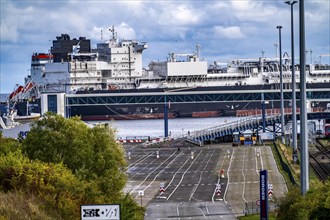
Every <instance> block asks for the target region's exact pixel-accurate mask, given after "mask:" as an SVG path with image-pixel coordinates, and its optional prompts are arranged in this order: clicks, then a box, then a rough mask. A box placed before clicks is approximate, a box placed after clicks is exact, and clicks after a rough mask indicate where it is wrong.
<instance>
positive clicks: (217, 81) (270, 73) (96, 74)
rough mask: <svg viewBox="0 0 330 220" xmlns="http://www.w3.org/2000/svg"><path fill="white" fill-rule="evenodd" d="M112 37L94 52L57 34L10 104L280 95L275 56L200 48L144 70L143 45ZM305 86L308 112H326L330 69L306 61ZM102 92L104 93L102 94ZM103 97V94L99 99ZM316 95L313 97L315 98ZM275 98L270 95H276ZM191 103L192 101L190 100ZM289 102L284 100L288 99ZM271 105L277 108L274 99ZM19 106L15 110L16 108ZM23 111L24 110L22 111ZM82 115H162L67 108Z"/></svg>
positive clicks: (230, 104)
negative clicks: (221, 55) (222, 54)
mask: <svg viewBox="0 0 330 220" xmlns="http://www.w3.org/2000/svg"><path fill="white" fill-rule="evenodd" d="M109 30H110V39H109V40H107V41H104V42H101V43H98V44H97V47H96V48H95V49H91V43H90V40H88V39H86V38H85V37H80V38H78V39H75V38H74V39H71V38H70V36H69V35H67V34H62V35H61V36H58V37H57V39H56V40H54V41H53V46H52V48H51V50H50V53H35V54H33V55H32V62H31V73H30V75H28V76H27V77H26V80H25V81H26V84H25V85H23V86H18V87H17V88H16V89H15V91H14V92H13V93H12V94H11V95H10V100H9V101H10V102H13V103H20V100H24V99H25V100H26V99H29V100H30V107H31V106H33V104H31V98H35V99H38V97H39V96H40V94H41V93H65V94H68V95H74V94H77V95H78V96H79V95H82V94H85V95H86V94H89V95H90V96H91V97H94V96H97V94H98V95H99V96H105V95H108V96H111V95H113V94H117V95H119V94H120V95H121V96H125V94H132V93H136V94H137V95H141V96H143V95H146V94H147V95H148V96H150V94H153V93H154V94H155V96H157V95H160V94H163V95H164V94H165V93H166V94H168V93H169V92H171V94H174V95H177V96H180V92H182V94H183V93H184V94H185V95H187V94H188V95H192V96H193V95H194V94H196V95H203V94H213V95H214V94H219V92H223V93H224V94H228V93H229V94H230V93H237V94H239V93H245V94H249V93H255V91H260V93H261V91H263V93H264V92H265V93H266V92H267V91H272V92H274V91H276V92H277V93H279V90H280V62H279V58H267V57H264V56H261V57H260V58H257V59H234V60H229V61H228V62H226V63H219V62H213V63H212V64H209V65H208V63H207V61H205V60H202V59H201V58H200V56H199V54H200V46H199V45H197V46H196V51H195V52H194V53H191V54H179V53H173V52H170V53H169V54H168V58H167V60H165V61H153V62H151V63H150V64H149V66H148V68H143V65H142V53H143V51H144V50H145V49H147V48H148V44H147V43H145V42H142V43H141V42H138V41H135V40H120V41H119V40H118V37H117V33H116V32H115V30H114V27H112V28H111V29H109ZM293 68H294V69H295V74H296V83H297V85H298V86H297V88H299V84H300V77H299V76H300V69H299V65H295V66H294V67H293ZM282 70H283V71H282V74H283V88H284V90H285V91H286V92H287V93H289V91H290V90H291V88H292V81H291V80H292V75H291V73H292V66H291V57H289V56H288V55H287V54H286V55H284V56H283V62H282ZM306 79H307V80H306V81H307V88H308V89H310V92H314V91H315V92H316V93H315V94H316V96H323V98H322V97H312V99H311V104H312V107H321V108H324V107H325V106H326V103H328V102H329V100H330V91H329V88H330V66H329V65H326V64H324V65H322V64H321V62H319V63H317V64H312V63H310V64H308V65H307V66H306ZM317 92H319V93H317ZM101 94H102V95H101ZM104 94H105V95H104ZM314 96H315V95H314ZM274 97H275V96H274ZM188 99H189V97H188ZM287 101H288V102H289V100H287ZM271 102H272V105H270V106H268V108H278V107H279V100H276V99H275V98H274V100H271ZM171 105H172V106H173V107H172V109H171V111H170V117H207V116H218V115H221V114H223V115H233V114H237V111H238V110H251V109H256V108H260V100H253V98H252V99H249V98H247V99H244V100H238V99H233V100H225V99H222V100H218V101H216V99H215V101H214V99H213V98H210V99H209V100H208V99H207V98H205V100H198V98H197V100H187V101H186V102H184V101H183V102H182V103H179V102H178V103H176V102H175V101H174V100H173V101H172V102H171ZM18 106H19V105H18ZM24 106H25V104H24V105H20V107H19V108H18V110H19V112H21V113H20V114H22V112H24V113H25V112H26V109H24ZM20 109H23V110H20ZM72 115H80V116H82V117H83V118H85V119H86V120H88V119H90V120H92V119H95V120H99V119H102V118H106V119H108V118H109V119H110V118H113V119H120V118H124V119H129V118H132V119H133V118H159V117H163V108H162V104H160V103H147V102H146V103H135V102H132V103H130V104H127V103H125V104H123V105H121V104H120V103H116V104H113V105H110V104H107V103H104V105H102V103H98V105H97V107H96V105H95V106H94V105H93V106H92V107H91V106H89V105H88V104H86V105H80V106H78V105H76V106H74V105H72V106H71V107H70V114H69V116H72Z"/></svg>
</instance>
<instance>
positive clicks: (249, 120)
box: [182, 115, 281, 145]
mask: <svg viewBox="0 0 330 220" xmlns="http://www.w3.org/2000/svg"><path fill="white" fill-rule="evenodd" d="M280 122H281V115H267V116H266V117H265V126H270V125H274V124H276V123H280ZM261 126H263V120H262V117H261V116H259V117H258V116H248V117H244V118H240V119H238V120H237V121H232V122H228V123H225V124H222V125H217V126H213V127H209V128H205V129H201V130H195V131H193V132H191V133H190V134H189V135H186V136H184V137H182V138H184V139H186V141H188V142H190V143H195V144H197V145H201V144H202V143H203V142H205V141H210V140H214V139H216V138H221V137H224V136H228V135H233V133H234V132H244V131H246V130H251V129H258V128H260V127H261Z"/></svg>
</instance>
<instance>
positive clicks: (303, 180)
mask: <svg viewBox="0 0 330 220" xmlns="http://www.w3.org/2000/svg"><path fill="white" fill-rule="evenodd" d="M299 21H300V22H299V32H300V36H299V39H300V145H301V146H300V148H301V164H300V191H301V194H302V195H305V194H306V192H307V190H308V189H309V173H308V140H307V137H308V136H307V108H306V107H307V106H306V102H307V97H306V76H305V74H306V70H305V8H304V0H300V1H299Z"/></svg>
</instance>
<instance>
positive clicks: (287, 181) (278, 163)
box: [270, 141, 299, 188]
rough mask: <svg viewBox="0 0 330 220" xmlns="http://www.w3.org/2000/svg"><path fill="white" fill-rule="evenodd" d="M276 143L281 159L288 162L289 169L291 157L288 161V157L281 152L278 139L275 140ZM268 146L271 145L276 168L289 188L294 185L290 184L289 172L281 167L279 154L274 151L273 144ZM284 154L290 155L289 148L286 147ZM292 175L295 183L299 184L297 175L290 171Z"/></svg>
mask: <svg viewBox="0 0 330 220" xmlns="http://www.w3.org/2000/svg"><path fill="white" fill-rule="evenodd" d="M276 144H277V146H278V150H279V152H280V155H281V157H282V160H283V161H284V162H285V163H286V164H288V166H289V167H290V169H291V166H290V163H292V159H291V162H289V161H288V158H287V157H285V156H284V154H283V152H282V150H281V148H280V147H279V144H280V143H279V141H278V142H276ZM270 146H271V149H272V152H273V155H274V159H275V161H276V164H277V168H278V170H279V172H280V173H281V174H282V175H283V177H284V180H285V182H286V185H287V186H288V187H289V188H290V186H294V185H293V184H292V182H291V180H290V178H289V174H288V173H287V172H286V171H285V170H284V169H283V167H282V165H281V162H280V158H279V156H278V154H277V152H276V150H275V146H274V144H270ZM287 148H288V147H287ZM286 154H287V155H290V149H287V153H286ZM291 155H292V149H291ZM291 158H292V157H291ZM292 175H293V178H294V180H295V181H296V183H297V184H299V177H298V176H297V175H295V173H294V172H292Z"/></svg>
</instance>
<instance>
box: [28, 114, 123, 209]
mask: <svg viewBox="0 0 330 220" xmlns="http://www.w3.org/2000/svg"><path fill="white" fill-rule="evenodd" d="M22 145H23V151H24V152H26V153H27V155H28V156H29V158H31V159H38V160H41V161H44V162H52V163H63V164H64V165H65V166H67V167H68V168H69V169H70V170H72V172H73V173H74V174H75V175H76V176H77V177H78V178H79V179H81V180H85V181H88V182H89V187H87V188H86V192H85V193H86V194H88V195H89V196H87V197H86V198H88V199H89V200H88V201H85V202H86V203H89V202H115V201H118V200H119V199H120V197H121V196H122V189H123V188H124V186H125V184H126V179H127V177H126V174H125V171H126V166H127V164H126V160H125V157H124V149H123V147H122V146H121V145H120V144H118V143H116V142H115V136H114V131H113V130H111V129H110V128H109V127H105V126H95V127H93V128H89V127H88V126H87V125H86V124H85V123H84V122H83V121H81V120H80V119H79V118H78V117H73V118H70V119H65V118H64V117H62V116H60V115H55V114H52V113H46V114H45V116H44V117H43V118H42V119H41V120H39V121H35V122H34V123H33V124H32V126H31V130H30V132H29V133H28V135H27V137H26V138H25V139H24V140H23V142H22Z"/></svg>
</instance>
